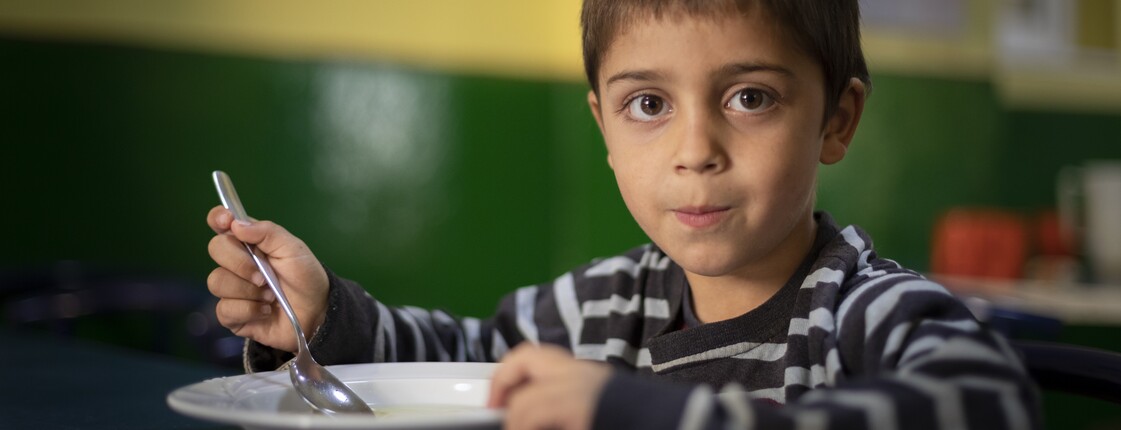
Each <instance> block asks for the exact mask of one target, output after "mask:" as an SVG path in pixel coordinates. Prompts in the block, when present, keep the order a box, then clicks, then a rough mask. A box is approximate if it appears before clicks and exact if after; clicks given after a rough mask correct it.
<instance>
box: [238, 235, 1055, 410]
mask: <svg viewBox="0 0 1121 430" xmlns="http://www.w3.org/2000/svg"><path fill="white" fill-rule="evenodd" d="M816 218H817V221H818V226H819V227H818V234H817V239H816V241H815V244H814V248H813V251H812V252H811V253H810V254H809V255H808V256H807V257H806V259H805V261H804V262H803V263H802V265H801V266H800V267H799V268H798V270H797V271H796V273H795V274H794V275H793V276H792V277H791V279H790V281H789V282H788V283H787V285H786V286H784V287H783V288H782V289H781V290H780V291H779V292H778V293H776V294H775V295H774V297H772V298H771V299H769V300H768V301H767V302H765V303H764V304H763V305H761V306H760V307H758V308H756V309H754V310H752V311H750V312H747V313H745V314H743V315H741V316H739V317H736V318H733V319H730V320H726V321H720V322H715V323H710V324H698V323H696V319H695V317H692V310H691V309H689V307H688V306H687V303H688V283H687V282H686V279H685V276H684V272H683V271H682V269H681V267H679V266H678V265H676V264H675V263H674V262H673V261H671V260H670V259H669V257H668V256H666V255H665V254H664V253H663V252H661V251H660V250H659V249H657V248H656V247H654V246H651V245H647V246H642V247H639V248H636V249H633V250H631V251H629V252H627V253H625V254H623V255H619V256H616V257H611V258H607V259H602V260H597V261H593V262H592V263H590V264H587V265H585V266H582V267H579V268H577V269H575V270H573V271H571V272H568V273H565V274H563V275H561V276H560V277H559V278H557V279H555V280H554V281H552V282H549V283H545V284H540V285H534V286H528V287H523V288H520V289H518V290H516V291H515V292H513V293H512V294H510V295H508V296H507V297H505V298H504V299H503V300H502V302H501V304H500V305H499V308H498V312H497V314H496V315H494V316H492V317H491V318H488V319H476V318H460V317H455V316H453V315H450V314H448V313H446V312H443V311H428V310H423V309H419V308H414V307H401V308H391V307H388V306H385V305H384V304H382V303H379V302H377V301H376V300H374V299H373V298H372V297H371V296H370V295H369V294H368V293H366V292H365V290H363V289H362V287H361V286H359V285H357V284H355V283H353V282H351V281H347V280H344V279H342V278H339V277H337V276H335V275H334V274H329V276H330V278H331V292H330V299H329V300H330V305H329V306H330V309H329V311H328V315H327V319H326V322H325V323H324V324H323V326H322V327H320V330H319V333H318V334H317V335H316V336H315V337H314V339H313V342H312V351H313V353H314V354H315V357H316V359H317V360H319V361H320V363H324V364H340V363H353V362H381V361H497V360H499V359H500V358H501V357H502V356H503V354H505V353H506V351H507V350H508V349H509V348H510V347H511V346H513V345H515V344H518V343H520V342H523V341H528V342H534V343H552V344H557V345H561V346H563V347H565V348H568V349H569V350H571V351H572V353H573V354H574V355H575V356H576V357H578V358H584V359H590V360H599V361H605V362H608V363H611V364H614V365H615V367H616V368H617V369H620V370H621V371H617V372H615V373H614V376H613V377H612V378H611V380H610V381H609V382H608V384H607V386H606V387H605V389H604V392H603V394H602V396H601V398H600V400H599V404H598V407H597V412H596V418H595V427H597V428H683V429H694V428H696V429H700V428H705V429H709V428H712V429H716V428H720V429H726V428H742V429H749V428H768V429H769V428H776V429H787V428H789V429H803V428H806V429H818V428H820V429H835V428H869V429H895V428H908V429H926V428H930V429H965V428H978V429H1001V428H1016V429H1026V428H1038V427H1039V426H1040V424H1039V417H1038V403H1039V400H1038V395H1037V393H1036V391H1035V388H1034V386H1033V385H1032V383H1031V382H1030V380H1029V378H1028V377H1027V376H1026V374H1025V371H1024V369H1023V367H1022V365H1021V363H1020V362H1019V360H1018V358H1017V355H1016V354H1015V352H1013V350H1012V349H1011V348H1010V347H1009V345H1008V344H1007V342H1006V341H1004V340H1003V339H1002V338H1000V337H999V336H996V335H994V334H992V333H991V332H989V331H988V330H985V329H984V328H983V327H982V326H981V325H980V324H979V323H978V322H977V321H976V320H975V319H974V318H973V316H972V315H971V314H970V312H969V311H968V310H967V309H966V308H965V306H963V305H962V304H961V303H960V302H959V301H957V300H956V299H955V298H954V297H953V296H951V295H950V294H949V293H948V292H947V291H946V290H945V289H944V288H943V287H942V286H940V285H938V284H935V283H933V282H931V281H929V280H927V279H925V278H923V277H922V276H920V275H919V274H917V273H915V272H913V271H910V270H907V269H904V268H903V267H901V266H900V265H899V264H897V263H895V262H894V261H891V260H888V259H884V258H880V257H878V256H877V255H876V252H875V251H874V250H873V249H872V246H871V240H870V239H869V237H868V236H867V235H866V234H865V233H864V232H863V231H862V230H860V229H859V228H856V227H853V226H849V227H845V228H843V229H841V228H838V227H837V226H836V224H835V223H834V222H833V220H832V218H831V217H830V216H829V215H827V214H825V213H818V214H816ZM289 357H290V356H289ZM285 359H286V357H284V356H283V355H281V354H277V353H276V352H275V351H272V350H270V349H268V348H264V347H261V346H260V345H257V344H251V345H250V347H249V348H248V349H247V352H246V365H247V368H248V369H249V370H271V369H275V368H276V367H277V366H278V365H280V364H282V363H283V361H284V360H285Z"/></svg>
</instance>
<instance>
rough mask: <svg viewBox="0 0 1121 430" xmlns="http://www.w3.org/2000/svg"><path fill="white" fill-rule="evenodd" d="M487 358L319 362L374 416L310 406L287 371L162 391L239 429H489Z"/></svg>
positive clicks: (196, 413) (496, 417) (490, 367)
mask: <svg viewBox="0 0 1121 430" xmlns="http://www.w3.org/2000/svg"><path fill="white" fill-rule="evenodd" d="M495 366H496V365H495V364H494V363H375V364H348V365H340V366H327V369H329V370H330V371H331V373H333V374H335V376H337V377H338V378H339V379H340V380H342V381H343V382H344V383H346V384H347V385H348V386H350V387H351V389H353V390H354V391H355V393H357V394H358V395H359V396H361V397H362V399H363V400H365V401H366V403H368V404H370V406H371V407H372V408H373V409H374V411H375V412H376V413H378V416H376V417H372V416H364V415H339V416H327V415H323V414H319V413H315V412H313V411H312V409H311V407H310V406H308V405H307V404H306V403H304V401H303V399H301V398H300V397H299V395H298V394H296V390H295V389H293V388H292V382H291V380H290V379H289V377H288V372H287V371H275V372H262V373H254V374H249V375H239V376H230V377H225V378H215V379H210V380H207V381H203V382H199V383H196V384H192V385H188V386H186V387H182V388H179V389H177V390H175V391H173V392H171V394H169V395H168V396H167V404H168V406H171V409H174V410H175V411H176V412H179V413H181V414H184V415H187V416H191V417H194V418H199V419H203V420H208V421H215V422H220V423H227V424H234V425H239V426H242V427H244V428H246V429H307V428H315V429H358V428H361V429H380V430H389V429H433V428H434V429H451V428H455V429H466V428H470V429H497V428H499V427H501V424H502V412H501V411H499V410H494V409H488V408H486V401H487V395H488V394H489V391H490V376H491V374H492V373H494V368H495Z"/></svg>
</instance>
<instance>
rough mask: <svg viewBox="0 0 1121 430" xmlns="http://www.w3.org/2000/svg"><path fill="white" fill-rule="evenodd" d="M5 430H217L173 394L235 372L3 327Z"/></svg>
mask: <svg viewBox="0 0 1121 430" xmlns="http://www.w3.org/2000/svg"><path fill="white" fill-rule="evenodd" d="M0 345H3V346H2V347H0V349H2V350H0V387H3V391H0V428H28V429H32V428H34V429H157V428H158V429H219V428H231V427H222V426H220V425H218V424H215V423H207V422H203V421H198V420H195V419H192V418H188V417H186V416H183V415H180V414H178V413H176V412H175V411H172V410H171V409H170V408H169V407H168V406H167V401H166V397H167V394H168V393H170V392H171V391H173V390H175V389H176V388H179V387H181V386H184V385H189V384H192V383H195V382H199V381H203V380H206V379H209V378H215V377H220V376H229V375H233V374H237V371H236V370H232V369H223V368H218V367H212V366H208V365H205V364H201V363H192V362H187V361H184V360H181V359H177V358H174V357H169V356H163V355H157V354H154V353H148V352H144V351H138V350H132V349H125V348H120V347H114V346H109V345H104V344H98V343H93V342H90V341H83V340H80V339H63V338H58V337H52V336H49V335H47V334H40V333H31V332H21V331H17V330H15V329H12V328H7V327H0Z"/></svg>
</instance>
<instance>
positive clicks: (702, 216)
mask: <svg viewBox="0 0 1121 430" xmlns="http://www.w3.org/2000/svg"><path fill="white" fill-rule="evenodd" d="M729 209H731V208H729V207H727V206H684V207H680V208H677V209H673V214H674V216H676V217H677V220H678V221H681V223H682V224H685V225H687V226H689V227H693V228H705V227H710V226H713V225H716V224H719V223H720V221H723V220H724V217H725V215H727V214H728V210H729Z"/></svg>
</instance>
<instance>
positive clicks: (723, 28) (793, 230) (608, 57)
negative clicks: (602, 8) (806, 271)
mask: <svg viewBox="0 0 1121 430" xmlns="http://www.w3.org/2000/svg"><path fill="white" fill-rule="evenodd" d="M601 64H602V66H601V68H600V70H599V76H600V77H599V80H600V81H599V88H600V95H599V97H596V95H595V94H593V93H589V96H588V101H589V104H590V105H591V107H592V111H593V113H594V115H595V116H596V121H597V122H598V123H599V126H600V129H601V131H602V132H603V136H604V140H605V142H606V144H607V150H608V162H609V164H610V165H611V167H612V169H613V170H614V172H615V177H616V180H617V182H618V184H619V190H620V192H621V193H622V196H623V200H624V201H625V202H626V204H627V208H628V209H629V210H630V211H631V214H632V215H633V216H634V218H635V219H636V220H637V221H638V223H639V225H640V226H641V227H642V229H643V230H644V231H645V232H646V234H647V235H648V236H649V237H650V238H651V240H653V241H654V242H655V243H657V244H658V246H659V247H661V248H662V249H663V250H664V251H665V252H666V253H667V254H668V255H669V256H670V257H671V258H673V259H674V261H675V262H677V263H678V264H680V265H681V266H682V267H683V268H685V270H686V271H687V272H688V273H690V274H692V275H703V276H726V275H739V276H750V277H756V278H758V277H759V276H766V275H767V271H768V270H772V271H773V270H774V269H769V268H772V267H785V266H789V265H790V263H789V262H788V261H787V260H793V263H792V264H793V265H797V262H798V261H800V260H801V259H802V258H803V257H804V254H805V251H806V250H807V249H808V247H809V244H811V243H812V240H813V239H812V238H813V231H814V230H813V226H814V223H813V217H812V211H813V201H814V189H815V182H816V177H817V164H818V163H819V162H824V163H833V162H836V161H839V160H840V159H841V158H842V157H843V156H844V151H845V148H846V147H847V145H848V142H849V139H851V136H852V130H851V129H850V128H855V122H856V121H857V120H858V119H859V109H855V110H856V112H855V115H853V113H854V112H851V111H852V110H853V109H850V111H840V112H839V113H838V114H836V115H834V116H833V117H832V118H831V119H830V121H829V122H828V123H825V124H824V127H823V115H824V110H825V94H824V82H823V81H824V78H823V75H822V72H821V69H820V68H819V67H818V65H817V64H816V63H815V62H814V61H813V60H812V59H810V58H809V57H808V56H806V55H804V54H802V53H801V51H800V50H799V49H797V47H796V46H794V45H793V43H792V42H790V41H787V40H786V39H785V38H784V37H783V36H782V35H781V32H780V31H778V29H777V28H775V26H774V25H773V24H772V23H771V22H769V20H768V19H766V16H765V15H764V14H762V13H761V12H760V11H758V10H756V11H754V12H753V13H749V14H747V16H731V17H727V18H716V19H709V18H691V17H686V16H683V15H673V14H669V15H666V16H664V17H663V18H662V19H659V20H654V19H652V18H651V19H639V20H637V21H636V23H635V24H634V25H632V26H630V27H627V28H625V29H624V31H623V32H622V33H621V34H619V35H618V36H616V38H615V39H614V41H613V43H612V45H611V46H610V47H609V48H608V50H607V52H606V54H605V56H604V58H603V60H602V63H601ZM857 85H859V84H857ZM858 89H859V91H860V98H859V101H858V103H859V106H858V107H860V108H862V106H863V88H862V87H859V88H858ZM850 90H851V88H850ZM851 98H852V97H849V98H848V99H851ZM848 99H846V97H842V105H845V103H846V102H845V100H848ZM850 101H851V100H850ZM854 117H855V118H854ZM850 123H851V124H850ZM776 259H777V260H776ZM776 264H777V265H776ZM783 276H789V273H786V274H785V275H783ZM691 280H692V277H691Z"/></svg>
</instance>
